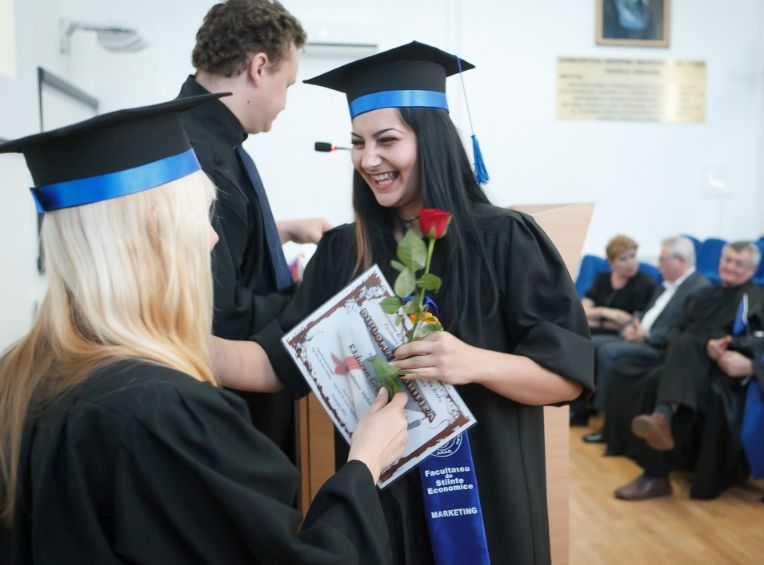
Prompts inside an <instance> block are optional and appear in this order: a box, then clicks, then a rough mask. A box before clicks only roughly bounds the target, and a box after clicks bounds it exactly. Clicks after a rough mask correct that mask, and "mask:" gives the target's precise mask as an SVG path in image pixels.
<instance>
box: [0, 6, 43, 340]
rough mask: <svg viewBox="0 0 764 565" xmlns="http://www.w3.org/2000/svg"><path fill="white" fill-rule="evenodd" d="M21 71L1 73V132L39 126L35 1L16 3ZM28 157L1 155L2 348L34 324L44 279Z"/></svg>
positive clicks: (19, 133)
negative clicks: (12, 75) (11, 74)
mask: <svg viewBox="0 0 764 565" xmlns="http://www.w3.org/2000/svg"><path fill="white" fill-rule="evenodd" d="M14 20H15V30H16V33H15V36H16V37H15V40H16V41H15V50H14V51H15V52H14V53H13V56H15V58H16V70H17V72H16V77H15V78H10V77H6V76H2V75H0V137H3V138H8V139H11V138H16V137H20V136H22V135H25V134H27V133H30V132H35V131H37V129H38V128H39V110H38V104H37V71H36V68H35V61H34V57H33V48H34V34H33V33H30V32H27V33H21V32H20V30H32V29H34V16H33V11H32V9H31V6H30V5H29V4H28V3H26V2H24V1H23V0H16V2H15V3H14ZM30 186H32V180H31V176H30V175H29V172H28V171H27V168H26V164H25V163H24V158H23V157H22V156H21V155H18V154H10V155H0V351H2V350H3V349H4V348H5V347H6V346H7V345H8V344H10V343H11V342H13V341H15V340H17V339H18V338H20V337H21V336H22V335H23V334H24V333H25V332H26V331H27V330H28V328H29V325H30V324H31V322H32V318H33V315H34V309H35V306H36V304H37V301H38V300H39V299H40V297H41V296H42V294H43V292H44V281H43V280H42V277H40V275H39V274H38V272H37V212H36V210H35V206H34V202H33V200H32V197H31V196H30V194H29V190H28V189H29V187H30Z"/></svg>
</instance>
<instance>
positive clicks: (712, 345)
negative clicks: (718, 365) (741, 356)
mask: <svg viewBox="0 0 764 565" xmlns="http://www.w3.org/2000/svg"><path fill="white" fill-rule="evenodd" d="M731 341H732V336H729V335H727V336H724V337H720V338H719V339H709V340H708V342H707V343H706V353H707V354H708V358H709V359H711V361H719V359H721V357H722V355H724V353H725V352H726V351H727V348H728V347H729V345H730V342H731Z"/></svg>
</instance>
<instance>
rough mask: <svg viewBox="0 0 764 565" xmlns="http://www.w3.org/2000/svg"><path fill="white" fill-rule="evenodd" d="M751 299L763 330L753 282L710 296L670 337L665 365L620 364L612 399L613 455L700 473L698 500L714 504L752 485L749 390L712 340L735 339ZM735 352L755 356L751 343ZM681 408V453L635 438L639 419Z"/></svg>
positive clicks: (738, 344) (652, 468)
mask: <svg viewBox="0 0 764 565" xmlns="http://www.w3.org/2000/svg"><path fill="white" fill-rule="evenodd" d="M743 293H747V294H748V297H749V312H750V315H749V324H750V327H751V328H752V329H753V330H755V329H759V328H761V327H763V326H762V319H761V313H762V312H764V309H763V308H762V305H763V302H762V300H763V299H764V293H763V292H762V290H761V289H759V288H758V287H756V286H754V285H753V284H751V283H747V284H745V285H741V286H739V287H735V288H727V289H725V288H722V287H714V288H711V289H708V291H706V292H705V293H704V294H702V295H701V296H700V297H699V299H698V300H697V301H696V303H695V304H694V306H693V307H692V308H691V309H690V310H689V311H688V312H687V313H686V314H685V315H684V316H683V317H682V319H681V320H680V322H679V323H678V324H677V326H675V327H674V328H672V330H671V331H670V332H669V348H668V350H667V353H666V356H665V359H663V361H662V362H658V363H650V362H646V361H642V362H639V361H628V360H627V361H626V362H618V363H616V365H615V366H614V368H613V372H612V375H611V384H613V383H617V385H615V386H613V387H612V388H611V389H610V394H609V398H608V419H607V421H606V423H605V440H606V442H607V452H606V453H607V454H608V455H625V456H628V457H631V458H632V459H634V460H635V461H636V462H637V464H638V465H639V466H640V467H642V468H643V469H644V470H645V472H646V473H648V474H650V475H653V476H665V475H667V474H668V473H670V472H671V471H672V470H674V469H677V468H686V469H690V470H694V471H695V475H694V479H693V484H692V487H691V490H690V496H691V497H692V498H701V499H707V498H714V497H716V496H718V495H719V494H720V493H721V492H722V491H724V490H725V489H726V488H728V487H729V486H730V485H733V484H735V483H738V482H740V481H743V480H745V479H746V478H747V477H748V474H749V473H748V468H747V464H746V462H745V457H744V455H743V450H742V444H741V442H740V432H741V426H742V414H743V406H744V399H745V389H743V388H742V387H741V386H740V382H741V381H740V379H732V378H729V377H727V376H726V375H725V374H724V373H722V371H721V370H720V369H719V368H718V366H717V365H716V363H713V362H712V361H711V360H710V359H709V358H708V356H707V354H706V351H705V344H706V342H707V341H708V340H709V339H712V338H719V337H722V336H724V335H729V334H730V333H731V332H732V327H733V323H734V319H735V313H736V312H737V308H738V304H739V303H740V300H741V298H742V295H743ZM731 349H733V350H738V351H741V352H743V353H744V354H746V355H748V356H751V355H752V353H751V348H750V345H749V344H748V343H747V341H746V340H745V339H742V338H736V339H735V340H734V341H733V344H732V346H731ZM671 402H676V403H678V404H679V405H680V407H679V410H678V412H677V413H676V415H675V416H674V418H673V419H672V432H673V434H674V439H675V443H676V446H677V447H676V448H675V449H674V450H673V451H671V452H660V451H656V450H653V449H651V448H649V447H648V446H647V444H646V443H645V442H644V441H643V440H641V439H639V438H637V437H635V436H634V435H633V434H632V433H631V420H632V419H633V418H634V417H635V416H638V415H639V414H647V413H651V412H652V411H653V409H654V407H655V406H656V404H658V403H671Z"/></svg>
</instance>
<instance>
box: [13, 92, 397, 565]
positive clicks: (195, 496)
mask: <svg viewBox="0 0 764 565" xmlns="http://www.w3.org/2000/svg"><path fill="white" fill-rule="evenodd" d="M218 96H219V95H207V96H200V97H194V98H184V99H180V100H176V101H173V102H170V103H167V104H159V105H155V106H149V107H146V108H138V109H133V110H124V111H121V112H115V113H112V114H104V115H102V116H98V117H96V118H93V119H91V120H88V121H86V122H82V123H80V124H75V125H73V126H69V127H67V128H62V129H60V130H53V131H50V132H45V133H42V134H38V135H35V136H32V137H30V138H25V139H22V140H18V141H15V142H10V143H7V144H5V145H0V153H5V152H9V151H21V152H23V153H24V156H25V157H26V159H27V163H28V165H29V168H30V170H31V172H32V177H33V179H34V181H35V186H36V187H37V188H35V189H34V190H33V194H35V196H36V198H37V201H38V205H39V206H40V208H41V209H42V210H45V212H46V215H45V221H44V223H43V227H42V240H43V245H44V248H45V260H46V273H47V276H48V282H49V289H48V292H47V295H46V296H45V300H44V301H43V303H42V305H41V307H40V311H39V313H38V317H37V320H36V321H35V323H34V325H33V327H32V329H31V331H30V332H29V333H28V334H27V335H26V336H24V337H23V338H22V339H21V340H20V341H19V342H18V343H16V344H15V345H13V346H12V347H11V348H10V349H9V350H8V351H7V352H6V353H5V354H4V355H3V356H2V357H1V358H0V519H2V522H0V556H2V557H1V558H0V561H2V563H3V564H6V565H26V564H31V563H35V564H57V563H82V564H85V563H98V564H107V563H132V564H142V563H221V564H223V563H225V564H234V563H290V564H292V563H295V564H296V563H311V564H329V563H343V564H345V563H357V564H359V563H364V565H365V564H367V563H379V564H389V563H392V553H391V551H390V547H389V541H388V533H387V528H386V526H385V518H384V514H383V511H382V507H381V505H380V502H379V497H378V496H377V490H376V488H375V482H376V480H377V478H378V477H379V473H380V471H381V469H382V468H384V467H387V466H388V465H389V464H391V463H392V462H393V461H395V460H396V459H397V458H398V457H400V455H401V454H402V453H403V450H404V447H405V443H406V439H407V437H408V434H407V432H406V418H405V416H404V414H403V405H404V403H405V399H406V397H405V395H403V394H399V395H396V397H395V398H393V399H392V401H391V402H390V403H389V404H387V400H388V397H387V393H386V392H382V393H381V394H380V395H379V397H378V398H377V400H376V402H375V403H374V404H373V405H372V407H371V408H370V409H369V410H368V411H367V412H366V414H364V416H363V417H362V418H361V420H360V421H359V423H358V426H357V427H356V430H355V432H354V434H353V442H352V444H351V447H350V455H349V457H348V460H347V463H346V464H345V465H344V466H343V467H342V468H341V469H339V470H338V472H337V474H336V475H335V476H334V477H332V478H331V479H329V480H328V481H327V482H326V484H325V485H324V486H323V487H322V489H321V490H320V491H319V492H318V494H317V495H316V498H315V499H314V501H313V503H312V504H311V506H310V509H309V511H308V513H307V516H306V517H305V520H304V521H303V519H302V516H301V515H300V513H299V512H298V511H297V510H295V509H294V508H293V506H292V504H293V502H294V500H295V494H296V492H297V486H298V485H299V473H298V471H297V469H295V468H294V467H293V466H292V465H291V463H290V462H289V460H288V459H287V457H286V456H285V455H284V454H283V453H282V452H281V450H280V449H279V448H278V447H277V446H276V444H274V443H273V442H272V441H270V440H269V439H268V438H267V437H266V436H265V435H263V434H262V433H260V432H258V431H257V430H255V428H253V427H252V425H251V423H250V419H249V413H248V411H247V406H246V404H245V403H244V401H243V400H241V399H240V398H239V397H237V396H235V395H234V394H232V393H230V392H228V391H225V390H223V389H222V388H220V387H218V386H217V385H218V381H217V379H216V376H215V375H213V373H212V369H211V366H210V354H209V345H208V344H209V340H210V328H211V318H212V272H211V268H210V249H211V248H212V246H214V245H215V243H216V242H217V235H216V234H215V232H214V231H213V230H212V227H211V226H210V217H209V210H210V206H211V204H212V202H213V200H214V198H215V188H214V187H213V186H212V183H211V182H210V181H209V179H208V178H207V177H206V176H205V175H204V173H203V172H202V171H201V168H200V166H199V162H198V161H197V159H196V156H195V154H194V152H193V150H192V149H191V147H190V145H189V142H188V139H187V138H186V136H185V133H184V132H183V128H182V126H181V124H180V121H179V119H178V116H177V112H178V111H180V110H182V109H184V108H189V107H192V106H194V105H198V104H199V103H200V102H201V101H205V100H210V99H212V98H215V97H218ZM9 235H10V234H6V236H9ZM272 384H273V385H277V383H276V382H275V381H274V383H272ZM270 390H274V387H273V386H272V387H271V389H270ZM383 390H384V389H383Z"/></svg>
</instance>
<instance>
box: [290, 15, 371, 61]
mask: <svg viewBox="0 0 764 565" xmlns="http://www.w3.org/2000/svg"><path fill="white" fill-rule="evenodd" d="M302 25H303V28H304V29H305V31H306V32H307V34H308V42H307V44H306V45H305V53H304V54H305V55H307V56H311V57H345V58H349V59H359V58H361V57H368V56H369V55H373V54H374V53H376V52H377V51H378V50H379V43H378V42H377V41H376V40H375V39H374V38H375V34H374V29H373V26H372V22H371V19H370V18H366V17H355V16H346V17H334V18H321V19H312V20H311V19H307V20H305V19H303V20H302Z"/></svg>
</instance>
